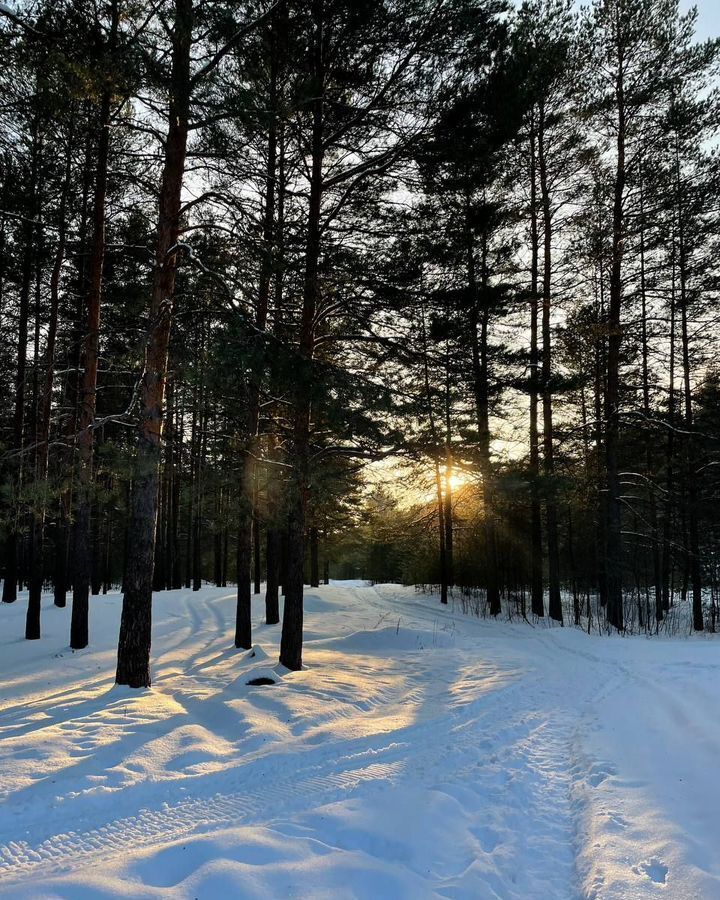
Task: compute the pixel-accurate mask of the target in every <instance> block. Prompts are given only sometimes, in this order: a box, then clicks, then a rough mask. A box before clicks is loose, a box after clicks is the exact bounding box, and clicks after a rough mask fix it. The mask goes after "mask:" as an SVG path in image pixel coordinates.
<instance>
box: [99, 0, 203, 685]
mask: <svg viewBox="0 0 720 900" xmlns="http://www.w3.org/2000/svg"><path fill="white" fill-rule="evenodd" d="M192 17H193V6H192V0H175V24H174V29H173V54H172V56H173V61H172V90H171V97H170V108H169V115H168V133H167V138H166V141H165V159H164V164H163V175H162V186H161V190H160V203H159V215H158V230H157V247H156V253H155V260H156V266H155V274H154V278H153V289H152V298H151V304H150V335H149V339H148V343H147V347H146V351H145V368H144V372H143V377H142V383H141V393H140V400H141V420H140V427H139V434H138V450H137V457H136V463H135V476H134V484H133V495H132V512H131V526H130V541H129V547H128V560H127V566H126V573H125V585H126V590H125V594H124V596H123V608H122V617H121V621H120V637H119V641H118V665H117V673H116V681H117V683H118V684H127V685H129V686H130V687H148V686H149V685H150V680H151V679H150V643H151V622H152V571H153V556H154V552H155V519H156V516H157V502H158V476H159V466H160V452H161V447H160V440H161V431H162V421H163V417H162V404H163V394H164V389H165V377H166V372H167V355H168V343H169V339H170V326H171V322H172V309H173V298H174V289H175V270H176V265H177V257H178V248H177V242H178V238H179V236H180V203H181V194H182V186H183V176H184V171H185V155H186V150H187V135H188V117H189V107H190V48H191V45H192Z"/></svg>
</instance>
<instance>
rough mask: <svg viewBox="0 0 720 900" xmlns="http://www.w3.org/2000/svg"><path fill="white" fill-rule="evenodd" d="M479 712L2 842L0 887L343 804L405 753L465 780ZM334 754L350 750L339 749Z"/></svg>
mask: <svg viewBox="0 0 720 900" xmlns="http://www.w3.org/2000/svg"><path fill="white" fill-rule="evenodd" d="M514 687H518V685H517V684H513V683H512V682H511V683H510V684H509V685H506V687H505V690H501V691H499V692H498V694H497V695H494V696H491V697H490V698H489V697H488V695H484V696H483V697H482V698H479V700H478V701H476V703H481V702H482V705H483V707H487V706H488V703H490V705H491V706H498V705H501V704H502V705H503V706H506V705H507V699H508V698H507V690H510V691H512V689H513V688H514ZM472 706H473V705H471V707H472ZM468 709H469V707H467V706H466V707H463V709H462V713H463V714H464V715H465V714H467V712H468ZM523 712H525V711H523ZM483 713H485V715H483V716H481V717H480V718H476V719H475V720H474V721H471V723H469V725H470V727H458V726H462V725H466V724H468V723H466V722H465V721H464V715H463V718H459V717H458V715H457V711H453V710H450V713H449V714H446V715H444V716H441V717H439V718H433V719H430V720H426V721H423V722H421V723H419V724H417V725H411V726H409V727H407V728H405V729H403V730H402V732H401V733H400V734H396V735H394V736H395V737H396V738H397V740H394V741H392V742H391V743H388V744H382V743H380V742H381V741H387V740H388V738H392V737H393V735H392V734H384V735H377V736H375V741H374V744H375V745H378V746H370V747H367V746H366V744H367V739H360V740H359V741H358V743H362V744H363V745H364V747H363V749H362V750H360V751H354V752H353V751H350V752H348V753H347V754H346V755H344V756H342V757H340V758H339V759H338V757H337V753H338V749H339V748H338V747H337V746H330V747H328V748H327V749H326V748H323V749H322V750H309V751H306V753H307V755H309V756H311V757H313V762H312V763H311V764H310V765H305V766H302V767H300V768H299V769H298V767H297V760H296V759H292V758H290V760H289V762H290V767H292V768H291V771H292V774H287V772H288V768H281V770H280V772H281V774H279V773H278V764H277V757H274V756H271V757H269V758H268V759H267V760H265V759H262V760H256V761H254V762H253V763H252V764H251V765H249V766H248V767H247V768H245V767H243V769H242V770H240V772H241V777H239V778H238V777H235V778H233V773H232V771H230V772H228V773H226V781H229V782H230V784H231V788H232V789H231V791H230V793H224V794H214V795H206V796H196V797H190V798H187V799H185V800H182V801H179V802H178V803H175V804H172V805H171V804H168V803H163V804H162V805H161V806H160V807H159V808H157V809H141V810H139V811H138V813H137V814H134V815H129V816H124V817H122V818H119V819H117V820H115V821H112V822H109V823H107V824H106V825H104V826H102V827H101V828H97V829H91V830H88V831H84V832H72V831H70V832H63V833H60V834H56V835H52V836H51V837H49V838H47V839H46V840H44V841H42V842H39V843H37V844H35V845H30V844H29V843H27V842H25V841H9V842H8V843H6V844H4V845H0V884H7V883H9V882H12V881H16V880H19V879H24V878H27V877H32V876H45V875H49V874H51V873H53V872H58V871H64V870H71V869H73V868H74V867H75V865H76V864H77V863H78V862H79V861H81V860H82V861H83V864H84V863H85V861H89V860H90V859H100V858H102V857H108V856H113V855H115V854H116V853H118V852H126V850H127V847H128V846H132V847H133V848H143V849H149V848H152V847H154V846H158V845H163V844H166V843H170V842H174V841H177V840H181V839H183V838H187V837H189V836H190V835H192V834H193V833H199V832H202V831H203V830H205V829H207V828H209V827H214V828H217V827H229V826H245V825H250V824H261V823H266V822H271V821H272V820H273V819H274V818H276V817H277V816H279V815H282V816H285V815H286V814H288V813H292V812H297V811H303V810H305V809H307V808H308V806H309V805H312V807H313V808H317V807H318V806H324V805H326V804H328V803H332V802H334V801H336V800H339V799H345V798H347V797H348V796H349V795H351V794H352V793H353V792H354V791H355V790H356V789H357V788H358V787H359V786H361V785H363V784H368V783H372V782H375V783H380V782H387V781H388V780H392V779H396V778H400V777H402V773H403V771H404V769H405V763H406V761H407V760H408V755H409V751H410V749H411V748H412V753H411V756H410V757H409V761H410V763H411V766H412V768H413V769H417V768H418V767H423V766H428V767H433V766H436V765H437V761H438V758H442V759H443V763H444V765H445V766H446V767H448V769H449V771H452V766H453V763H452V760H453V759H459V760H460V761H461V765H460V766H459V767H457V768H456V769H455V772H456V774H457V777H458V778H459V779H462V778H464V777H470V776H471V775H472V772H473V771H477V769H476V766H477V764H478V763H480V762H482V758H481V753H480V749H479V746H478V744H479V743H480V736H481V732H480V728H481V726H482V724H483V722H484V720H485V719H486V718H489V719H490V720H492V719H496V716H497V713H496V712H494V713H492V712H491V711H490V710H489V709H483ZM535 725H536V722H534V721H532V720H529V721H528V720H527V718H526V717H525V716H523V715H521V716H520V721H519V722H518V721H517V719H513V718H512V717H508V716H506V717H505V720H504V722H502V724H501V725H500V726H499V727H498V728H497V729H496V730H495V731H494V733H493V735H492V737H493V741H492V744H493V746H496V747H498V749H500V750H501V751H502V749H507V739H508V737H509V738H511V739H515V740H516V741H522V740H525V739H526V738H527V737H528V735H529V733H530V731H531V730H532V728H533V727H534V726H535ZM519 730H520V732H521V733H518V731H519ZM438 734H442V735H444V736H445V739H444V740H440V741H439V740H438V739H437V738H438ZM484 734H485V740H484V741H483V743H485V744H486V745H487V735H488V732H484ZM371 740H372V739H371ZM342 749H350V748H347V745H346V746H345V747H344V748H342ZM468 755H469V756H470V757H472V758H473V760H475V761H474V762H473V763H472V764H470V765H468V764H467V758H468ZM293 756H295V754H293ZM318 757H320V759H318ZM283 761H284V762H286V761H287V760H283ZM363 761H364V762H365V764H364V765H363V764H362V762H363ZM463 762H464V763H465V765H463V764H462V763H463ZM473 767H475V768H473ZM243 776H244V777H243ZM247 781H251V785H252V786H251V787H250V788H249V789H247V788H245V787H243V786H242V785H243V782H247Z"/></svg>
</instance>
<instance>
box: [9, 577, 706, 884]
mask: <svg viewBox="0 0 720 900" xmlns="http://www.w3.org/2000/svg"><path fill="white" fill-rule="evenodd" d="M254 603H255V609H254V612H255V617H254V618H255V622H256V629H255V635H256V642H257V645H256V648H255V651H254V655H253V653H243V652H240V651H236V650H234V649H232V646H231V643H232V640H231V639H232V625H233V621H234V597H233V591H232V590H225V589H223V590H221V589H217V588H210V587H208V588H205V589H203V590H202V591H201V592H199V593H192V592H188V591H176V592H167V593H162V594H158V595H157V596H156V599H155V628H154V648H153V652H154V660H155V664H154V672H155V682H154V686H153V688H152V690H151V691H145V692H137V691H136V692H133V691H130V690H127V689H119V688H117V687H114V686H113V675H114V651H115V640H116V636H117V625H118V619H119V607H120V597H119V595H117V594H113V595H108V596H107V597H99V598H95V599H93V601H92V623H91V624H92V632H91V633H92V646H91V647H90V648H89V649H88V650H87V651H83V652H81V653H74V654H73V653H72V652H71V651H70V650H69V649H68V647H67V633H68V627H69V610H65V611H63V610H58V609H55V608H54V607H52V605H50V604H49V602H48V603H47V604H46V608H45V610H44V633H45V637H44V638H43V640H41V641H39V642H35V643H27V642H25V641H24V640H23V639H22V629H23V617H24V603H22V601H20V602H18V603H17V604H15V606H14V607H4V608H2V609H0V894H2V895H3V896H9V897H25V898H27V897H32V898H39V897H42V898H49V897H66V898H72V900H82V898H95V897H132V898H145V897H173V898H176V897H177V898H180V897H182V898H186V897H187V898H195V897H196V898H202V900H212V898H229V897H238V898H245V897H263V898H285V897H301V898H304V900H308V898H321V897H322V898H333V900H335V898H356V897H357V898H372V900H378V898H413V900H417V898H425V897H466V898H480V900H485V898H538V900H561V898H571V897H597V898H623V900H629V898H635V897H637V898H645V897H665V898H668V897H673V898H682V900H689V898H703V900H708V898H720V779H719V778H718V764H719V763H720V700H719V699H718V689H719V688H720V678H719V676H720V644H719V643H717V642H716V641H714V640H712V639H709V638H708V639H704V638H699V639H689V640H667V639H643V638H633V639H622V638H599V637H588V636H587V635H585V634H583V633H581V632H579V631H575V630H573V629H569V628H566V629H559V628H555V629H549V628H546V627H538V628H533V627H531V626H529V625H520V624H518V625H510V624H507V623H502V622H499V623H494V622H488V621H480V620H477V619H474V618H471V617H466V616H463V615H462V614H461V613H460V612H459V610H453V608H452V607H451V608H449V609H442V608H441V607H440V605H439V603H438V600H437V598H428V597H419V596H416V595H415V593H414V592H413V591H412V590H409V589H404V588H398V587H396V586H380V587H365V586H362V585H361V584H358V583H347V582H346V583H338V584H333V585H331V586H329V587H323V588H320V589H317V590H313V591H311V592H310V593H309V595H308V597H307V604H306V605H307V615H306V641H307V643H306V652H305V661H306V663H307V669H306V671H303V672H299V673H293V674H285V675H284V676H283V677H278V683H277V684H274V685H265V686H256V687H255V686H249V685H248V684H247V682H248V681H249V680H250V679H251V678H253V677H257V676H258V675H259V676H264V675H268V674H270V675H274V672H273V667H274V666H275V662H276V660H277V648H278V639H279V628H278V627H277V626H275V627H269V626H266V625H263V624H261V622H262V612H263V609H262V601H261V598H257V599H256V600H255V601H254Z"/></svg>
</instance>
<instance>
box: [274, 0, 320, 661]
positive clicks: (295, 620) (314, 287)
mask: <svg viewBox="0 0 720 900" xmlns="http://www.w3.org/2000/svg"><path fill="white" fill-rule="evenodd" d="M311 15H312V20H313V25H314V36H313V47H312V73H313V97H314V100H313V101H312V116H313V124H312V148H311V158H312V163H311V175H310V198H309V207H308V221H307V241H306V246H305V276H304V283H303V309H302V317H301V321H300V335H299V344H298V356H299V372H298V377H297V382H296V388H295V396H294V398H293V400H294V403H293V406H294V410H293V431H292V462H293V479H292V484H291V488H290V492H289V494H290V496H289V498H288V499H289V503H288V513H289V515H288V542H287V548H288V554H287V583H286V584H285V585H284V587H285V611H284V615H283V626H282V637H281V641H280V662H281V663H282V664H283V665H284V666H287V668H288V669H291V670H295V671H297V670H299V669H301V668H302V631H303V569H304V563H305V519H306V512H307V504H308V491H309V484H310V397H311V392H312V360H313V355H314V350H315V311H316V309H317V303H318V296H319V288H320V284H319V271H318V270H319V261H320V241H321V235H320V215H321V203H322V192H323V161H324V143H323V119H324V110H323V107H324V92H325V61H324V43H325V34H324V18H325V0H312V5H311Z"/></svg>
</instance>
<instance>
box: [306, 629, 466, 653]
mask: <svg viewBox="0 0 720 900" xmlns="http://www.w3.org/2000/svg"><path fill="white" fill-rule="evenodd" d="M453 644H454V631H453V630H446V629H445V630H444V629H441V628H438V629H433V630H430V629H422V628H406V627H404V626H403V625H402V623H401V624H400V625H397V624H395V625H389V626H386V627H384V628H374V629H368V630H362V631H353V632H352V633H351V634H348V635H345V636H344V637H338V638H332V639H330V640H324V641H322V642H320V641H318V642H317V646H322V647H324V648H327V649H332V650H336V651H338V652H341V653H363V654H365V655H368V656H371V655H373V654H378V655H383V656H384V655H385V654H386V653H388V651H391V652H398V651H400V652H402V653H411V652H415V651H420V650H436V649H439V648H447V647H451V646H453Z"/></svg>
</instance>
